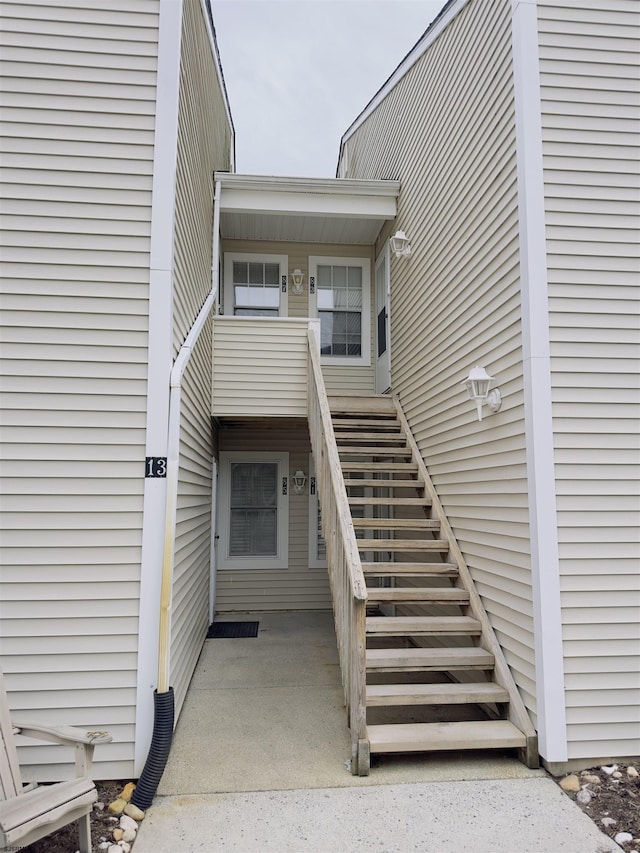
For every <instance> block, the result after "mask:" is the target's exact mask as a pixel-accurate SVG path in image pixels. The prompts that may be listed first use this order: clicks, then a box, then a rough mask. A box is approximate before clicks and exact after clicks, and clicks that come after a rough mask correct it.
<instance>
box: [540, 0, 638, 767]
mask: <svg viewBox="0 0 640 853" xmlns="http://www.w3.org/2000/svg"><path fill="white" fill-rule="evenodd" d="M538 19H539V33H540V34H539V41H540V71H541V80H542V129H543V143H544V181H545V205H546V211H547V213H546V225H547V264H548V281H549V307H550V337H551V370H552V374H551V381H552V393H553V424H554V442H555V448H556V453H555V461H556V484H557V486H556V488H557V496H558V498H557V500H558V537H559V546H560V571H561V585H562V586H561V588H562V613H563V626H564V653H565V670H566V699H567V722H568V740H569V758H570V759H581V758H591V757H607V756H628V755H637V754H638V752H640V730H639V727H638V706H639V705H640V659H639V653H638V649H639V648H640V628H639V626H640V575H639V574H638V555H639V553H640V543H639V542H638V514H639V511H640V495H639V493H638V491H639V490H638V483H639V482H640V465H639V460H640V439H639V434H640V430H639V417H640V405H639V391H638V364H639V363H640V343H639V342H640V329H639V326H640V321H639V318H640V292H639V280H640V259H639V251H638V233H639V228H640V216H639V211H638V162H639V160H640V145H639V142H638V140H639V139H640V110H639V108H638V104H639V103H640V91H639V81H638V24H639V16H638V6H637V4H636V3H634V2H631V0H601V1H600V2H592V3H589V4H588V6H586V7H585V6H584V4H582V5H581V7H580V9H577V8H576V7H575V5H574V4H572V3H568V2H565V3H562V2H553V3H551V2H546V0H541V2H539V3H538ZM587 709H588V712H587Z"/></svg>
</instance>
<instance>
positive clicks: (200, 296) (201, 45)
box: [173, 0, 231, 356]
mask: <svg viewBox="0 0 640 853" xmlns="http://www.w3.org/2000/svg"><path fill="white" fill-rule="evenodd" d="M202 6H203V4H202V2H201V0H185V3H184V10H183V27H182V45H181V61H180V95H179V108H178V161H177V174H176V240H175V245H174V299H173V338H174V339H173V348H174V356H175V355H176V354H177V352H178V350H179V349H180V347H181V346H182V344H183V343H184V339H185V338H186V337H187V334H188V333H189V329H190V328H191V326H192V325H193V321H194V318H195V317H196V315H197V314H198V311H199V310H200V308H201V307H202V304H203V302H204V301H205V299H206V297H207V294H208V293H209V291H210V290H211V283H212V282H211V260H212V248H213V191H214V187H213V173H214V171H216V170H220V171H226V170H228V169H229V168H230V164H229V157H230V152H231V126H230V124H229V121H228V118H227V113H226V109H225V102H224V95H223V93H222V91H221V90H220V86H219V83H218V76H217V73H216V68H215V60H214V57H213V54H212V48H211V42H210V40H209V35H208V32H207V21H206V19H205V14H204V11H203V8H202Z"/></svg>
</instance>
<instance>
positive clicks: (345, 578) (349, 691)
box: [308, 323, 369, 775]
mask: <svg viewBox="0 0 640 853" xmlns="http://www.w3.org/2000/svg"><path fill="white" fill-rule="evenodd" d="M308 341H309V368H308V416H309V434H310V436H311V448H312V450H313V456H314V461H315V471H316V482H317V486H318V496H319V498H320V507H321V511H322V533H323V536H324V539H325V544H326V551H327V566H328V572H329V583H330V586H331V597H332V600H333V613H334V620H335V626H336V639H337V643H338V655H339V658H340V670H341V673H342V686H343V689H344V695H345V703H346V706H347V710H348V714H349V728H350V730H351V772H352V773H354V774H356V773H359V774H360V775H365V774H366V773H368V770H369V761H368V738H367V721H366V621H365V620H366V605H367V597H368V596H367V586H366V583H365V579H364V573H363V571H362V563H361V561H360V553H359V550H358V542H357V540H356V535H355V531H354V529H353V523H352V521H351V510H350V508H349V499H348V497H347V490H346V488H345V485H344V480H343V478H342V467H341V465H340V456H339V454H338V446H337V444H336V438H335V434H334V431H333V423H332V421H331V411H330V409H329V401H328V399H327V393H326V390H325V386H324V379H323V377H322V370H321V368H320V357H319V343H318V335H317V331H316V328H315V326H314V325H313V324H312V323H310V324H309V332H308Z"/></svg>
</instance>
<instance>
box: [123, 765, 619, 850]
mask: <svg viewBox="0 0 640 853" xmlns="http://www.w3.org/2000/svg"><path fill="white" fill-rule="evenodd" d="M135 850H136V853H158V851H160V850H162V851H165V850H166V851H174V850H176V851H177V850H179V851H180V853H191V851H207V853H374V852H375V853H408V851H420V853H613V851H616V853H620V848H619V847H618V846H617V845H616V844H615V843H614V842H613V841H611V839H610V838H608V837H607V836H606V835H604V834H603V833H602V832H600V831H599V830H598V828H597V827H596V826H595V824H594V823H593V822H592V821H591V820H590V819H589V818H588V817H587V816H586V815H585V814H583V813H582V811H581V810H580V809H579V808H578V807H577V806H576V805H575V804H574V803H573V802H572V801H571V800H569V798H568V797H567V796H566V795H565V794H563V793H562V791H561V790H560V789H559V788H558V786H557V785H556V784H555V783H554V782H553V781H552V780H551V779H548V778H529V779H509V780H505V779H500V780H490V781H483V782H440V783H422V784H408V785H377V786H375V787H368V788H360V789H354V788H351V789H344V788H343V789H339V788H338V789H336V788H325V789H315V790H302V791H278V792H275V791H272V792H260V793H246V794H216V795H196V796H189V797H161V798H158V799H157V800H156V802H155V803H154V805H153V806H152V807H151V809H150V810H149V812H148V814H147V817H146V818H145V820H144V822H143V823H142V825H141V827H140V831H139V834H138V838H137V839H136V843H135Z"/></svg>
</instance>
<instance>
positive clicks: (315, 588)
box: [215, 418, 331, 612]
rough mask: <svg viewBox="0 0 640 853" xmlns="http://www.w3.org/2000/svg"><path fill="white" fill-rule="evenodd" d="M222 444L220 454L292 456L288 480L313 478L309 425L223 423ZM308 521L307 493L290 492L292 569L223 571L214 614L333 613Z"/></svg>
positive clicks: (300, 422)
mask: <svg viewBox="0 0 640 853" xmlns="http://www.w3.org/2000/svg"><path fill="white" fill-rule="evenodd" d="M219 442H220V450H221V453H224V452H227V453H229V454H233V453H236V452H238V451H240V452H243V451H245V452H250V453H251V454H261V455H263V456H264V458H265V459H267V458H268V454H277V453H288V454H289V471H288V475H289V477H291V475H292V474H294V473H295V472H296V471H297V470H298V469H302V470H303V471H304V472H305V474H307V476H308V475H309V453H310V451H311V448H310V442H309V430H308V428H307V425H306V420H298V421H295V420H288V419H287V420H285V419H277V420H269V419H267V418H260V419H259V420H253V421H249V422H242V421H236V420H233V421H227V420H223V421H222V423H221V428H220V432H219ZM221 476H222V475H221ZM219 518H221V516H220V508H219ZM308 519H309V495H308V489H305V490H304V493H303V494H296V493H295V492H294V491H293V489H289V516H288V523H289V541H288V555H287V560H288V568H286V569H264V568H262V569H248V568H240V569H238V570H236V571H233V570H228V569H221V570H220V571H218V572H217V576H216V603H215V609H216V612H228V611H251V610H257V611H260V610H330V609H331V596H330V592H329V580H328V577H327V572H326V570H322V569H314V570H313V571H310V569H309V549H308V542H309V522H308Z"/></svg>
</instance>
